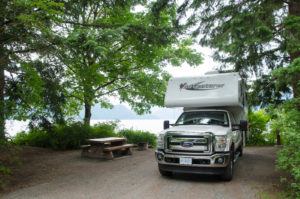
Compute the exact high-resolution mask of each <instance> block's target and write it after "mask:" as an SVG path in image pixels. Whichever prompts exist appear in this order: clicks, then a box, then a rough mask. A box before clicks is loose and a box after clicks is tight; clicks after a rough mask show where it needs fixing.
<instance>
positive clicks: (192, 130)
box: [161, 125, 231, 135]
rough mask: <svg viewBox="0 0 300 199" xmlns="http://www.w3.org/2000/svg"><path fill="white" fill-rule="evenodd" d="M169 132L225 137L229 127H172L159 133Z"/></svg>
mask: <svg viewBox="0 0 300 199" xmlns="http://www.w3.org/2000/svg"><path fill="white" fill-rule="evenodd" d="M170 131H176V132H189V133H204V132H211V133H213V134H214V135H226V134H227V133H228V132H230V131H231V129H230V128H229V127H224V126H217V125H182V126H174V127H171V128H169V129H166V130H164V131H162V132H161V133H166V132H170Z"/></svg>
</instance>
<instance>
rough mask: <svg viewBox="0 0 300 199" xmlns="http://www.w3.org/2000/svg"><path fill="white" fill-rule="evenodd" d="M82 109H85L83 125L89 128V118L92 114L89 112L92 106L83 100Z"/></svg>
mask: <svg viewBox="0 0 300 199" xmlns="http://www.w3.org/2000/svg"><path fill="white" fill-rule="evenodd" d="M84 108H85V114H84V125H85V126H87V127H89V126H90V121H91V116H92V112H91V109H92V106H91V104H90V103H89V102H88V101H87V100H84Z"/></svg>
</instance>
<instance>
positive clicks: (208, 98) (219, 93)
mask: <svg viewBox="0 0 300 199" xmlns="http://www.w3.org/2000/svg"><path fill="white" fill-rule="evenodd" d="M244 101H245V96H244V87H243V85H242V81H241V77H240V76H239V74H238V73H218V74H209V75H204V76H201V77H185V78H171V79H170V80H169V82H168V87H167V92H166V96H165V105H166V107H185V108H188V107H198V108H201V107H224V106H226V107H241V108H243V107H244Z"/></svg>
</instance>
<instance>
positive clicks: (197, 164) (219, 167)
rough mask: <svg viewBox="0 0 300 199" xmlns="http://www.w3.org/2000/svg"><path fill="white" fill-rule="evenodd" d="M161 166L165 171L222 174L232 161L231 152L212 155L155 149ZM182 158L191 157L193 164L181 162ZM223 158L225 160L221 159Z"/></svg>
mask: <svg viewBox="0 0 300 199" xmlns="http://www.w3.org/2000/svg"><path fill="white" fill-rule="evenodd" d="M155 157H156V160H157V162H158V165H159V168H160V169H161V170H164V171H172V172H181V173H198V174H222V173H223V172H224V169H225V168H226V167H227V165H228V164H229V161H230V152H226V153H215V154H212V155H202V156H201V155H199V154H197V155H179V154H168V153H165V152H164V151H162V150H156V151H155ZM180 158H191V159H192V164H189V165H185V164H180ZM220 160H223V161H220Z"/></svg>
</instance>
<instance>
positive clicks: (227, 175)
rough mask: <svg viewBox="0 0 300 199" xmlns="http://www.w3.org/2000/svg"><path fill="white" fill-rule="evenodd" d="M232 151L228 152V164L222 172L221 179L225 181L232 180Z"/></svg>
mask: <svg viewBox="0 0 300 199" xmlns="http://www.w3.org/2000/svg"><path fill="white" fill-rule="evenodd" d="M233 159H234V156H233V152H232V151H231V152H230V160H229V164H228V166H227V167H226V169H225V172H224V174H223V175H222V178H223V180H225V181H231V180H232V176H233Z"/></svg>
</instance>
